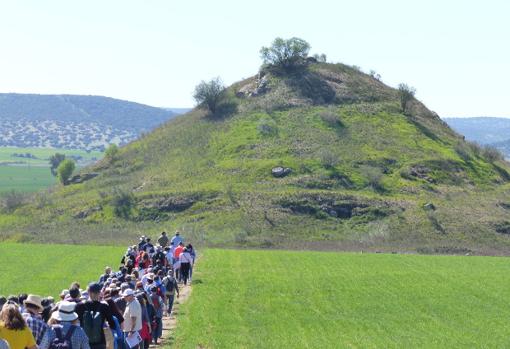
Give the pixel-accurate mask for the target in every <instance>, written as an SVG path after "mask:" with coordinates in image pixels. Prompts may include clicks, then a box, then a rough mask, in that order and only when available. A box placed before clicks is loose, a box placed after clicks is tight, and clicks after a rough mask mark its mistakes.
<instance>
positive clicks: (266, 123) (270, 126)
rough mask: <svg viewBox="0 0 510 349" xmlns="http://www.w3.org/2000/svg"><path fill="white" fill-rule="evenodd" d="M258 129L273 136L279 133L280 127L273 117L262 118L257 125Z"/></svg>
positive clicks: (262, 133)
mask: <svg viewBox="0 0 510 349" xmlns="http://www.w3.org/2000/svg"><path fill="white" fill-rule="evenodd" d="M257 131H258V132H259V133H260V134H261V135H263V136H272V135H275V134H277V133H278V127H277V126H276V122H275V121H274V120H273V119H268V118H262V119H260V120H259V123H258V125H257Z"/></svg>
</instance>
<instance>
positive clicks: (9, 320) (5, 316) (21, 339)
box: [0, 303, 37, 349]
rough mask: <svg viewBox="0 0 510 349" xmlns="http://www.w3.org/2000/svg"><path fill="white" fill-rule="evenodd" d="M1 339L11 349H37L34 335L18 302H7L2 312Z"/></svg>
mask: <svg viewBox="0 0 510 349" xmlns="http://www.w3.org/2000/svg"><path fill="white" fill-rule="evenodd" d="M0 339H4V340H5V341H6V342H7V343H8V344H9V347H10V348H11V349H37V343H36V342H35V338H34V335H33V334H32V332H31V331H30V328H29V327H28V326H27V324H26V323H25V320H23V316H22V315H21V313H20V312H19V309H18V306H17V305H16V304H9V303H6V304H4V306H3V307H2V311H1V312H0Z"/></svg>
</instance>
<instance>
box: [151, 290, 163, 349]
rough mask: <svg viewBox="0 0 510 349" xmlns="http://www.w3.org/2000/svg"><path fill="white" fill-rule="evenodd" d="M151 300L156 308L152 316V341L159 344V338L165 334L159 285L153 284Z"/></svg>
mask: <svg viewBox="0 0 510 349" xmlns="http://www.w3.org/2000/svg"><path fill="white" fill-rule="evenodd" d="M149 300H150V302H151V304H152V307H153V308H154V314H153V318H152V324H151V325H152V343H154V344H158V338H161V336H162V335H163V306H164V303H163V299H162V298H161V296H160V295H159V294H158V287H157V286H152V288H151V290H150V296H149Z"/></svg>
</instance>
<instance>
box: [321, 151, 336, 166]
mask: <svg viewBox="0 0 510 349" xmlns="http://www.w3.org/2000/svg"><path fill="white" fill-rule="evenodd" d="M319 159H320V162H321V164H322V166H324V167H325V168H333V167H335V166H336V165H338V164H339V162H340V159H339V157H338V156H337V155H336V154H335V153H333V152H332V151H330V150H328V149H321V151H320V152H319Z"/></svg>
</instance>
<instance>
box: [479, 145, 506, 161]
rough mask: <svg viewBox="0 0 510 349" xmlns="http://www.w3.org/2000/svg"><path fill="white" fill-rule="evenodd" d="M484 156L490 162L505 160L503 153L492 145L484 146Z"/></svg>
mask: <svg viewBox="0 0 510 349" xmlns="http://www.w3.org/2000/svg"><path fill="white" fill-rule="evenodd" d="M483 157H484V158H485V159H486V160H487V161H488V162H490V163H494V162H496V161H502V160H505V156H504V155H503V153H501V152H500V151H499V150H498V149H497V148H494V147H491V146H485V147H484V148H483Z"/></svg>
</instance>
